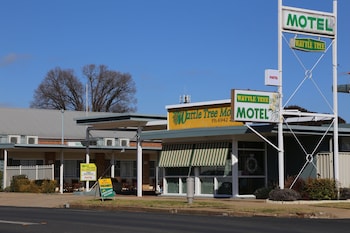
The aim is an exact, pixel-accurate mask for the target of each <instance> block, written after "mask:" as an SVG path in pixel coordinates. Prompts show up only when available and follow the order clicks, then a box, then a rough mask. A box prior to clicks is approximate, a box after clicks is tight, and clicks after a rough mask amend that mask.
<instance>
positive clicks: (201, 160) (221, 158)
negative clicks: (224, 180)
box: [159, 142, 229, 167]
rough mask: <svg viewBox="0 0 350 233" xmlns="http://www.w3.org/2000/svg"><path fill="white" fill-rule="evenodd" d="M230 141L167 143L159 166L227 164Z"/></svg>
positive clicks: (211, 165)
mask: <svg viewBox="0 0 350 233" xmlns="http://www.w3.org/2000/svg"><path fill="white" fill-rule="evenodd" d="M228 151H229V143H228V142H208V143H198V144H165V145H163V149H162V153H161V156H160V161H159V167H189V166H208V167H213V166H225V164H226V158H227V153H228Z"/></svg>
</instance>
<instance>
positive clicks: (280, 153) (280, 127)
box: [278, 0, 284, 189]
mask: <svg viewBox="0 0 350 233" xmlns="http://www.w3.org/2000/svg"><path fill="white" fill-rule="evenodd" d="M278 72H279V79H280V85H279V86H278V94H279V122H278V148H279V150H278V186H279V187H280V189H284V149H283V148H284V145H283V101H282V97H283V94H282V85H283V84H282V0H278Z"/></svg>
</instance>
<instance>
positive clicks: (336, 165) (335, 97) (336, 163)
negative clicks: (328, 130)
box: [332, 0, 339, 190]
mask: <svg viewBox="0 0 350 233" xmlns="http://www.w3.org/2000/svg"><path fill="white" fill-rule="evenodd" d="M337 9H338V5H337V0H333V14H334V17H335V20H337V19H338V18H337ZM337 25H338V22H335V26H334V31H335V35H334V38H333V46H332V53H333V111H334V129H333V133H334V135H333V141H334V145H333V146H334V151H333V154H334V180H335V181H336V182H338V181H339V144H338V90H337V87H338V75H337V74H338V59H337V57H338V56H337V43H338V41H337V34H338V33H337V27H338V26H337ZM337 187H338V184H337ZM338 190H339V189H338Z"/></svg>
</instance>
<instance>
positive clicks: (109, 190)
mask: <svg viewBox="0 0 350 233" xmlns="http://www.w3.org/2000/svg"><path fill="white" fill-rule="evenodd" d="M98 184H99V186H100V194H101V198H102V200H103V199H106V198H112V197H114V196H115V193H114V191H113V185H112V180H111V179H110V178H104V179H99V180H98Z"/></svg>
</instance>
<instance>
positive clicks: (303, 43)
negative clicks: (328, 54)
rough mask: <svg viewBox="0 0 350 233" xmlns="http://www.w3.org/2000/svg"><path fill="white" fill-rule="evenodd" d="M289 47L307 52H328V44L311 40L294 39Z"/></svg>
mask: <svg viewBox="0 0 350 233" xmlns="http://www.w3.org/2000/svg"><path fill="white" fill-rule="evenodd" d="M289 46H290V47H291V48H292V49H297V50H301V51H305V52H324V51H325V50H326V42H325V41H322V40H315V39H311V38H292V39H290V43H289Z"/></svg>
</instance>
